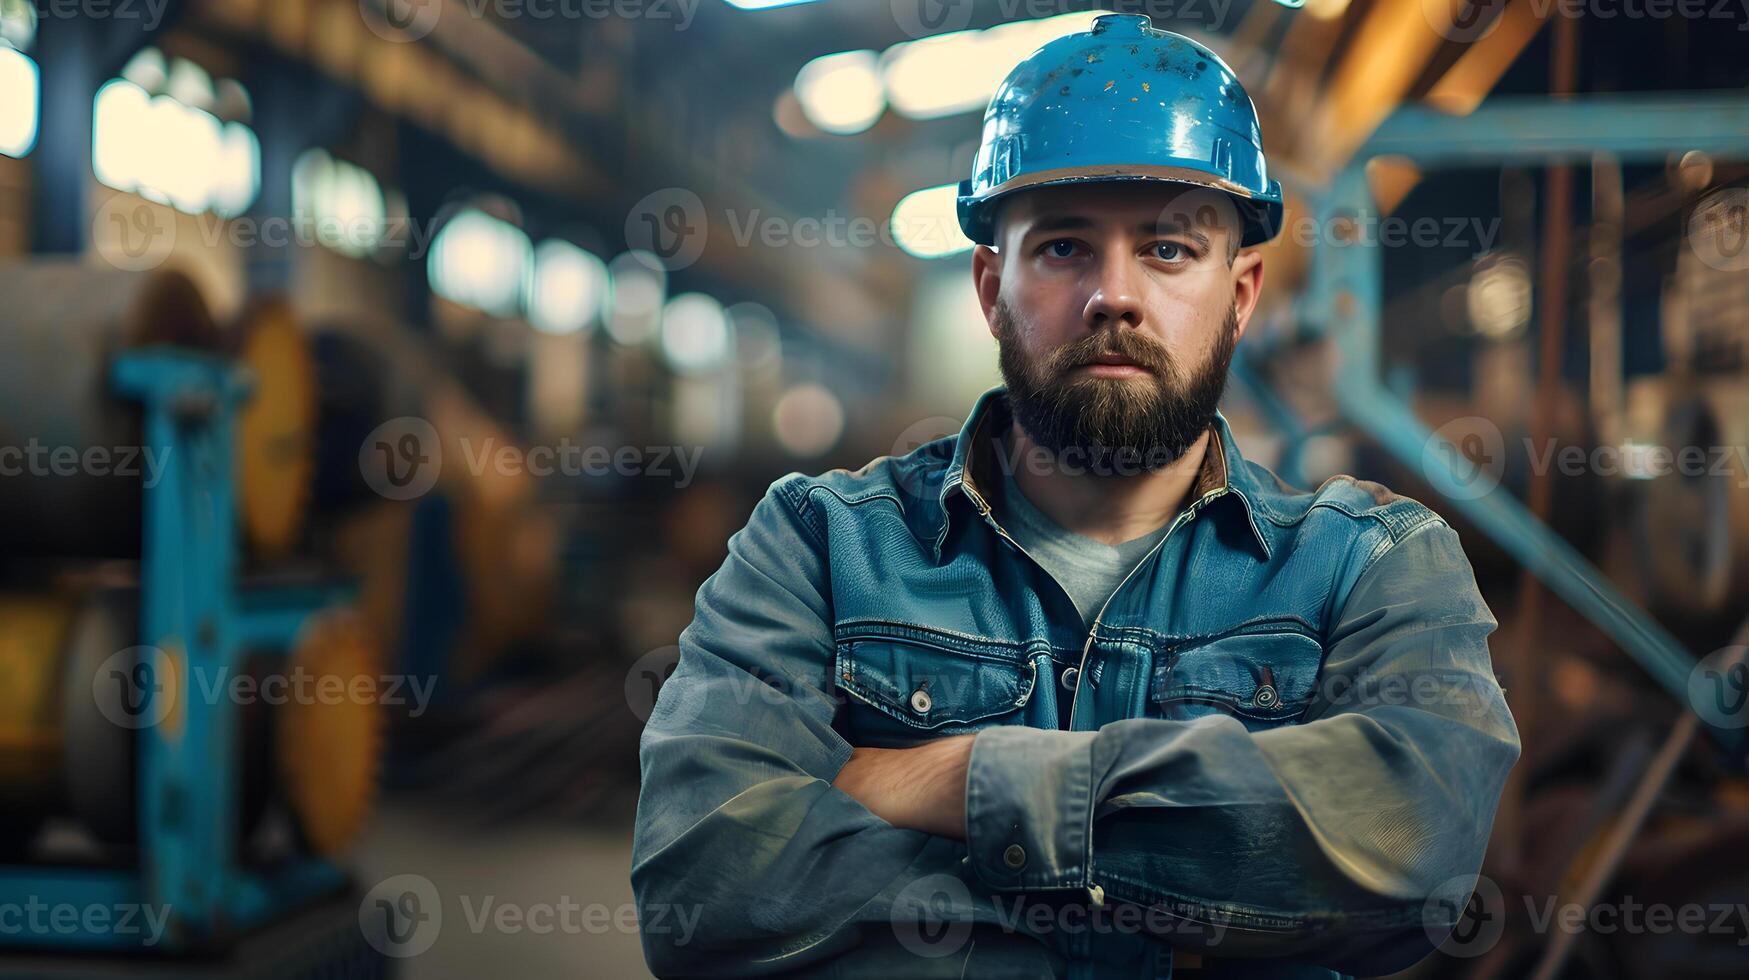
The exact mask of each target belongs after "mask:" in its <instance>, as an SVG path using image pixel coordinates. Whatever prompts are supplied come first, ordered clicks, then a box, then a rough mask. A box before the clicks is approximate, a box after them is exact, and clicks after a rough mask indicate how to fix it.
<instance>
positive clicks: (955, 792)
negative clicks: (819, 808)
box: [833, 735, 975, 840]
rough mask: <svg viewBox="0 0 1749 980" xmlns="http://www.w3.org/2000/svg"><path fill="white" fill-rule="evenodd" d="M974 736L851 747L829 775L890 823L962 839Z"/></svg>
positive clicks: (835, 784) (848, 792)
mask: <svg viewBox="0 0 1749 980" xmlns="http://www.w3.org/2000/svg"><path fill="white" fill-rule="evenodd" d="M974 738H975V735H955V736H952V737H949V738H942V739H936V740H934V741H931V742H926V743H924V744H922V745H918V746H913V747H911V748H906V749H868V748H859V749H856V750H855V751H854V752H853V753H852V754H851V757H850V761H849V762H848V763H846V764H845V766H844V768H843V769H842V770H841V771H840V772H839V774H838V777H837V778H836V779H835V780H833V785H834V786H836V787H837V788H838V789H840V790H843V791H844V792H845V793H847V794H849V795H850V796H851V797H852V798H854V799H855V800H856V801H857V802H859V803H861V804H862V805H863V806H865V807H867V808H868V809H869V811H870V812H872V813H874V814H875V815H876V816H878V817H880V818H881V819H883V820H886V821H887V822H888V823H890V824H892V825H893V826H895V827H900V828H903V829H906V830H921V831H923V832H925V833H929V834H935V835H936V836H939V837H947V838H951V839H953V840H964V839H965V833H966V768H967V764H968V762H969V761H970V759H971V754H972V741H973V739H974Z"/></svg>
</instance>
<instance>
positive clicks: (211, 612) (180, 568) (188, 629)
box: [0, 349, 347, 950]
mask: <svg viewBox="0 0 1749 980" xmlns="http://www.w3.org/2000/svg"><path fill="white" fill-rule="evenodd" d="M110 384H111V386H112V388H113V390H114V392H115V393H116V394H117V395H118V396H121V397H126V398H129V399H133V400H138V401H140V402H142V403H143V404H144V430H143V432H144V442H145V444H146V445H147V446H150V447H152V450H153V451H155V452H157V453H158V454H159V456H160V458H162V459H164V460H166V461H167V465H166V466H165V469H164V472H163V475H162V476H161V478H160V479H159V481H158V483H157V484H156V485H155V486H147V487H146V488H145V489H144V493H143V496H144V509H145V513H144V520H143V524H144V541H143V545H142V548H143V550H142V560H141V565H140V578H141V583H142V587H141V595H140V602H141V610H140V641H139V642H140V643H141V645H143V646H148V647H155V648H157V649H158V650H161V651H163V653H164V658H163V660H162V661H161V663H163V664H166V665H168V666H169V667H170V668H172V669H170V670H168V671H166V673H168V674H171V675H173V676H170V677H164V678H160V680H163V681H165V682H167V683H170V684H174V685H175V693H176V699H175V706H174V709H173V710H172V711H171V712H170V714H169V716H168V717H167V718H166V720H164V721H162V722H160V723H158V724H155V725H151V726H148V727H145V728H142V729H141V730H140V731H139V736H140V737H139V739H138V751H139V770H138V779H139V793H138V799H139V819H140V827H139V847H140V864H139V867H138V868H137V869H115V870H107V869H88V868H55V867H38V866H7V867H0V895H7V894H12V895H22V896H33V897H35V898H37V899H39V900H41V901H43V902H50V903H69V904H73V905H76V906H80V907H89V906H111V907H113V906H115V905H120V904H129V905H131V904H144V905H149V906H153V907H159V906H162V907H164V908H166V909H167V912H168V921H169V926H168V928H167V929H166V931H165V935H164V937H163V941H162V942H161V944H160V947H159V948H161V949H166V950H176V949H186V948H192V947H198V946H202V945H205V944H208V943H211V942H212V941H214V940H222V939H223V938H225V937H226V936H228V935H231V934H234V933H235V932H238V931H241V930H245V929H248V928H250V927H252V926H255V925H258V924H261V923H263V922H265V921H267V920H269V919H271V918H272V917H274V916H276V915H278V914H280V913H282V912H284V911H285V910H287V909H289V908H292V907H295V906H298V905H302V904H305V903H307V902H309V901H311V900H313V899H315V898H318V897H320V896H322V895H325V894H328V893H331V892H335V891H338V890H341V889H343V888H344V887H346V885H347V879H346V876H345V874H344V873H343V872H341V871H340V869H338V868H336V867H335V866H333V865H331V864H329V863H327V862H325V861H321V860H318V859H315V858H305V859H299V860H297V861H293V862H289V863H288V864H286V865H283V866H280V867H278V868H276V869H275V870H273V871H272V872H255V871H249V870H245V869H242V868H239V867H238V866H237V864H236V853H237V843H238V842H237V825H238V818H237V813H238V801H237V799H236V790H237V785H238V782H239V781H238V780H237V779H236V778H235V773H236V772H237V751H238V734H237V715H238V711H237V706H236V705H234V704H232V703H230V702H229V700H228V699H226V698H214V699H211V700H210V701H209V700H208V699H206V698H204V697H203V696H202V695H203V692H202V691H201V689H200V688H199V686H198V685H197V684H196V682H195V680H194V678H193V674H192V671H193V670H194V669H196V668H199V669H201V670H203V671H205V672H206V673H207V675H208V676H215V675H218V673H219V672H220V671H227V674H226V675H225V676H230V675H231V674H234V673H235V672H237V671H238V670H240V669H241V668H242V666H243V657H244V655H245V654H246V653H260V652H269V653H278V654H281V655H283V654H285V653H286V652H287V651H289V650H290V649H291V647H292V645H293V642H294V640H295V639H296V636H297V633H298V630H299V629H300V628H301V627H302V625H303V622H304V620H305V619H306V618H307V617H308V616H309V615H310V614H311V613H313V612H316V611H317V610H319V609H321V608H322V607H323V606H325V605H328V604H330V603H331V602H333V601H335V600H336V599H339V598H343V594H342V593H340V592H338V591H336V590H325V589H274V590H261V591H259V592H250V593H243V592H242V591H241V590H239V589H238V588H237V586H236V580H237V578H236V570H237V546H236V512H235V511H236V500H235V488H234V483H233V479H232V472H233V465H234V459H233V451H232V447H233V439H234V423H235V419H236V414H237V410H238V408H239V407H240V406H241V405H242V404H243V402H244V401H246V399H247V398H248V395H249V392H250V387H251V385H250V380H249V377H248V372H247V371H245V370H244V369H242V368H239V367H237V366H236V365H235V364H234V363H233V362H231V361H227V360H224V359H221V358H218V357H214V356H211V355H206V354H197V353H190V352H186V351H175V350H168V349H161V350H147V351H138V352H132V353H127V354H124V355H121V356H119V357H118V358H117V359H116V361H115V363H114V365H113V366H112V368H111V371H110ZM162 686H163V685H157V684H155V685H154V687H156V688H162ZM143 693H144V695H145V696H146V697H147V698H150V697H154V696H159V695H158V694H157V693H156V691H146V692H143ZM145 710H146V711H148V712H150V711H151V706H150V703H149V702H147V703H146V705H145ZM148 939H149V937H148V936H147V935H146V934H145V933H143V932H139V933H135V934H133V935H120V934H117V932H116V931H113V930H112V931H109V932H98V933H87V932H84V931H82V930H73V931H56V930H53V929H51V930H48V931H45V932H42V933H32V932H28V931H27V932H23V933H16V934H13V935H10V936H8V937H7V942H8V943H18V944H21V945H28V946H40V947H64V948H77V949H112V950H114V949H137V948H140V947H141V946H142V945H143V944H144V943H145V942H146V941H148Z"/></svg>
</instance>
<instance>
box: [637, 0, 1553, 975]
mask: <svg viewBox="0 0 1749 980" xmlns="http://www.w3.org/2000/svg"><path fill="white" fill-rule="evenodd" d="M960 219H961V223H962V226H963V227H964V228H965V230H966V233H967V234H968V236H969V237H971V238H972V239H973V241H975V242H977V243H978V247H977V248H976V249H975V250H974V252H973V255H972V260H971V273H972V281H973V285H974V286H975V288H976V290H977V294H978V297H979V300H980V302H981V304H982V307H983V310H984V314H985V317H986V320H987V322H988V325H989V328H990V331H991V333H992V334H993V335H994V336H995V338H996V340H997V343H998V346H999V351H1000V366H1001V369H1002V376H1003V380H1004V384H1003V386H1002V387H999V388H995V389H993V390H991V391H989V392H987V393H986V394H985V395H984V396H983V397H982V398H981V399H979V401H978V402H977V404H976V405H975V406H973V408H972V410H971V413H970V415H969V417H968V418H967V419H966V422H965V425H964V427H963V428H962V429H961V431H960V432H959V433H958V434H957V435H955V436H953V437H950V438H946V439H941V440H937V441H934V442H931V443H928V444H926V445H923V446H921V447H919V448H918V449H917V450H916V451H914V452H911V453H909V454H907V455H904V456H900V457H882V458H880V459H877V460H874V461H872V462H870V463H869V464H867V465H866V466H864V467H862V468H861V469H859V470H856V471H854V472H851V471H846V470H834V471H831V472H828V473H824V474H820V475H815V476H806V475H802V474H799V473H792V474H790V475H788V476H785V477H783V478H782V479H779V480H778V481H776V482H775V483H773V484H772V485H771V487H770V489H769V490H768V492H767V493H766V495H765V497H764V499H763V500H762V501H761V502H760V503H759V505H758V506H757V507H756V508H755V510H754V512H753V515H752V517H751V519H750V520H749V522H748V524H747V526H746V527H745V528H744V529H742V530H741V531H740V532H739V533H737V534H736V535H735V536H734V537H733V538H732V539H731V540H730V543H729V556H728V559H727V560H726V561H725V562H724V564H723V566H722V568H721V569H720V570H718V571H717V572H716V573H715V574H714V575H713V576H712V577H711V578H710V580H709V581H707V582H706V583H705V585H704V586H703V588H702V589H701V590H700V591H699V594H698V601H697V613H696V618H695V619H694V620H693V622H692V624H691V625H690V626H689V627H688V628H687V630H686V631H685V632H684V633H683V634H682V635H681V638H680V650H681V655H680V660H679V664H678V667H677V669H676V670H675V672H674V674H673V676H672V677H671V678H670V679H669V680H668V682H667V683H666V684H665V685H664V686H663V688H662V692H661V697H660V700H659V702H658V704H657V706H656V709H655V711H654V713H653V714H652V716H651V718H650V720H649V724H648V727H647V728H646V730H645V733H644V737H643V743H642V749H641V762H642V769H643V786H642V795H641V798H640V801H639V810H638V822H637V828H636V837H635V841H634V857H633V869H632V878H633V884H634V887H635V889H636V891H637V894H638V901H639V904H640V909H641V911H642V914H643V917H644V923H645V930H644V944H645V951H646V955H647V957H648V959H649V961H650V964H651V966H652V968H653V969H654V970H655V971H656V972H658V973H660V974H663V975H778V974H788V975H810V976H833V977H864V976H866V977H901V976H905V977H909V976H942V977H965V976H991V977H1017V976H1040V977H1047V976H1067V977H1126V978H1163V977H1168V976H1173V977H1176V976H1195V975H1202V976H1228V977H1232V976H1270V977H1331V976H1337V975H1342V974H1354V973H1365V974H1375V973H1385V972H1394V971H1397V970H1400V969H1403V968H1405V967H1407V966H1409V965H1410V964H1412V963H1414V962H1415V961H1417V960H1419V959H1420V958H1422V957H1423V956H1425V955H1427V953H1429V952H1430V951H1431V950H1433V949H1434V948H1436V947H1437V946H1438V945H1439V944H1440V943H1441V942H1442V941H1444V940H1445V938H1446V936H1447V934H1448V933H1450V932H1451V931H1452V929H1453V927H1454V925H1455V923H1456V922H1457V919H1458V916H1459V914H1460V913H1461V911H1462V909H1463V908H1464V906H1465V903H1466V900H1467V899H1468V898H1469V896H1470V893H1471V889H1472V887H1473V885H1474V882H1475V878H1476V873H1477V871H1478V869H1479V868H1480V866H1481V861H1482V855H1483V851H1484V850H1485V848H1486V845H1487V841H1488V836H1489V832H1490V828H1491V825H1492V821H1493V816H1494V810H1495V807H1496V805H1497V803H1498V800H1499V796H1500V792H1501V788H1502V786H1503V783H1504V781H1505V778H1506V775H1507V772H1508V771H1509V769H1510V768H1511V766H1512V765H1513V763H1514V762H1515V761H1516V759H1517V757H1518V753H1519V741H1518V733H1517V730H1516V728H1515V726H1514V724H1513V721H1512V717H1511V715H1510V714H1509V713H1508V711H1507V708H1506V705H1505V701H1504V698H1503V697H1502V696H1501V692H1500V688H1499V686H1498V684H1497V683H1496V680H1495V677H1494V674H1493V670H1492V667H1491V664H1490V660H1489V653H1488V645H1487V637H1488V635H1489V634H1490V633H1491V632H1492V631H1493V629H1494V628H1495V626H1496V625H1497V624H1496V621H1495V619H1494V617H1493V616H1492V615H1491V614H1490V612H1489V610H1488V608H1487V606H1486V605H1485V604H1484V603H1483V601H1482V598H1481V596H1480V594H1479V592H1478V590H1477V588H1476V583H1475V577H1474V575H1473V573H1472V571H1471V568H1470V564H1469V562H1468V561H1467V560H1466V559H1465V557H1464V553H1463V550H1462V548H1461V546H1460V544H1459V541H1458V536H1457V534H1456V533H1455V532H1454V531H1453V530H1452V529H1451V527H1450V526H1449V525H1448V524H1447V523H1446V522H1445V521H1444V520H1443V519H1441V518H1440V516H1439V515H1438V514H1436V513H1435V512H1434V511H1432V510H1430V509H1429V508H1427V507H1426V506H1424V505H1422V504H1421V503H1419V502H1417V501H1415V500H1412V499H1409V498H1407V497H1401V496H1398V495H1395V494H1393V493H1391V492H1390V491H1389V490H1387V489H1385V488H1384V487H1382V486H1380V485H1378V484H1376V483H1370V482H1366V481H1363V480H1357V479H1354V478H1352V477H1347V476H1338V477H1334V478H1332V479H1330V480H1328V481H1326V482H1325V483H1324V484H1323V485H1322V486H1320V487H1318V488H1317V489H1316V490H1314V491H1302V490H1297V489H1294V488H1291V487H1289V486H1287V485H1285V484H1284V483H1282V482H1281V481H1280V480H1278V479H1276V478H1275V477H1274V475H1273V474H1271V473H1270V472H1269V471H1268V470H1267V469H1265V468H1264V467H1262V466H1260V465H1258V464H1257V463H1255V462H1251V461H1249V460H1247V459H1245V457H1244V456H1243V455H1242V454H1241V453H1240V451H1239V447H1238V445H1237V444H1236V442H1235V441H1234V439H1233V434H1232V431H1231V429H1230V427H1229V425H1228V423H1227V420H1226V418H1225V417H1224V416H1223V415H1222V414H1221V413H1220V411H1219V410H1218V404H1219V401H1220V397H1221V393H1222V389H1223V388H1224V386H1225V382H1226V377H1227V372H1228V367H1229V364H1230V361H1231V359H1232V357H1233V353H1234V350H1235V348H1236V346H1237V344H1238V343H1239V342H1240V340H1241V339H1242V338H1243V337H1244V334H1245V331H1246V329H1247V327H1248V326H1249V325H1250V324H1251V322H1252V319H1253V316H1254V314H1255V312H1256V310H1257V303H1258V298H1259V295H1260V294H1261V291H1262V288H1263V278H1264V277H1263V258H1262V255H1261V254H1260V253H1259V252H1257V251H1254V250H1252V247H1253V246H1255V245H1258V244H1261V243H1262V242H1264V241H1267V240H1268V239H1269V238H1271V237H1273V236H1274V235H1275V234H1276V232H1277V231H1278V230H1279V226H1280V223H1281V195H1280V187H1279V184H1277V183H1276V182H1274V181H1271V180H1269V179H1267V177H1266V174H1265V169H1264V161H1263V155H1262V145H1261V140H1260V138H1259V137H1258V135H1257V127H1256V118H1255V113H1254V110H1253V108H1252V106H1251V103H1250V100H1249V99H1248V98H1247V97H1246V96H1245V94H1244V91H1243V89H1242V88H1240V87H1239V83H1238V81H1237V79H1236V78H1234V77H1233V75H1232V73H1231V72H1230V71H1229V70H1227V69H1226V66H1225V65H1223V64H1221V62H1220V59H1218V58H1217V57H1215V55H1214V54H1213V53H1212V52H1210V51H1209V50H1208V49H1206V48H1204V47H1202V46H1201V45H1199V44H1197V43H1196V42H1194V41H1192V40H1190V39H1188V38H1183V37H1179V36H1177V35H1173V34H1169V33H1166V32H1162V31H1157V30H1154V29H1153V28H1151V27H1150V26H1149V24H1148V21H1147V18H1145V17H1133V16H1105V17H1101V18H1099V20H1098V21H1097V22H1096V24H1095V26H1094V28H1093V30H1092V32H1091V33H1089V34H1082V35H1074V36H1071V37H1068V38H1064V39H1060V40H1058V41H1055V42H1052V43H1051V44H1049V45H1046V46H1045V47H1044V48H1042V49H1040V50H1039V51H1038V52H1037V53H1036V54H1034V55H1033V56H1032V57H1031V58H1029V59H1028V60H1027V61H1026V62H1024V63H1022V65H1021V66H1020V67H1018V68H1017V69H1015V71H1014V73H1013V74H1011V75H1010V76H1009V78H1008V79H1007V81H1006V82H1004V84H1003V86H1002V88H1001V89H1000V90H999V91H998V92H997V95H996V97H995V99H994V100H993V101H992V103H991V106H990V109H989V111H988V113H987V114H986V117H985V127H984V146H983V149H982V151H981V152H980V153H979V155H978V160H977V163H976V164H975V168H974V174H973V178H972V180H970V181H967V182H966V183H965V184H964V185H962V188H961V197H960ZM658 915H665V918H667V919H668V920H670V921H673V920H684V919H685V918H686V917H687V916H688V915H691V916H692V917H693V918H694V919H695V920H696V922H697V928H696V930H694V931H692V932H690V933H679V932H676V931H674V930H656V929H652V928H651V927H650V926H651V923H653V922H654V921H655V919H656V918H657V916H658Z"/></svg>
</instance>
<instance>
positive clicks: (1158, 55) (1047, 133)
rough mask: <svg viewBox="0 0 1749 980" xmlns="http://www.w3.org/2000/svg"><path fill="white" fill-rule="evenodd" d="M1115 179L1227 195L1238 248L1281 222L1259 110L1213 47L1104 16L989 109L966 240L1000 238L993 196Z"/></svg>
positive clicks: (1051, 49)
mask: <svg viewBox="0 0 1749 980" xmlns="http://www.w3.org/2000/svg"><path fill="white" fill-rule="evenodd" d="M1117 180H1164V181H1174V182H1178V183H1187V184H1197V185H1200V186H1204V187H1210V188H1214V189H1216V190H1220V191H1224V192H1226V193H1227V194H1229V195H1231V197H1232V198H1233V200H1234V203H1235V204H1236V205H1237V206H1238V209H1239V214H1240V215H1241V216H1242V217H1243V220H1244V223H1245V230H1244V236H1243V238H1242V239H1241V240H1240V244H1241V246H1251V245H1259V244H1262V243H1263V242H1266V241H1269V240H1270V239H1272V238H1274V237H1275V236H1276V233H1277V232H1278V231H1279V230H1280V228H1281V221H1282V204H1281V182H1280V181H1276V180H1271V179H1270V178H1269V171H1268V169H1267V166H1266V164H1265V162H1264V159H1263V134H1262V131H1261V130H1260V128H1259V127H1258V124H1257V110H1256V108H1255V107H1254V106H1253V105H1252V104H1251V97H1250V96H1249V95H1247V94H1245V89H1244V87H1243V86H1242V85H1240V84H1239V79H1238V77H1237V76H1235V75H1234V74H1233V70H1232V69H1231V68H1228V67H1227V65H1226V63H1225V62H1223V61H1221V59H1220V58H1219V57H1217V56H1216V55H1215V53H1214V52H1213V51H1210V50H1209V49H1208V48H1206V47H1203V46H1202V45H1201V44H1198V43H1197V42H1195V41H1193V40H1191V39H1190V38H1187V37H1183V36H1181V35H1178V34H1173V33H1171V32H1169V31H1161V30H1156V29H1154V27H1153V26H1152V25H1151V22H1150V21H1149V19H1148V18H1147V17H1145V16H1141V15H1136V14H1107V15H1104V16H1102V17H1099V18H1096V19H1095V20H1094V22H1093V29H1092V30H1091V31H1089V32H1087V33H1083V34H1070V35H1067V36H1065V37H1060V38H1058V39H1056V40H1055V41H1052V42H1051V43H1049V44H1047V45H1045V46H1044V47H1042V48H1039V49H1038V50H1037V51H1035V52H1033V54H1032V56H1031V57H1029V58H1027V59H1026V60H1025V61H1023V62H1021V63H1020V64H1019V65H1018V66H1017V67H1016V68H1015V69H1014V70H1013V71H1012V72H1009V74H1008V77H1007V78H1006V79H1004V80H1003V82H1002V85H1001V87H1000V88H998V89H997V90H996V95H995V97H994V98H993V99H991V100H990V107H989V108H988V109H987V110H985V112H984V134H983V139H982V141H981V143H980V145H979V147H978V156H977V159H976V161H975V162H974V163H973V164H972V179H971V180H964V181H961V182H960V187H959V201H958V210H959V221H960V228H961V230H963V231H964V232H965V233H966V237H968V238H970V239H971V240H972V241H974V242H977V243H979V244H981V245H994V244H995V229H994V227H993V224H994V221H993V219H994V214H995V210H996V208H995V203H996V200H997V199H998V198H1000V197H1002V196H1004V195H1006V194H1010V193H1013V192H1014V191H1017V190H1021V189H1023V188H1031V187H1045V186H1051V185H1060V184H1072V183H1089V182H1106V181H1117Z"/></svg>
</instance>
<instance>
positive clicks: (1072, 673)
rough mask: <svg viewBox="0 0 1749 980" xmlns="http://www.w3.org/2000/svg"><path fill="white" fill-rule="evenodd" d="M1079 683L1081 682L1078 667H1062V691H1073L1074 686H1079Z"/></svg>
mask: <svg viewBox="0 0 1749 980" xmlns="http://www.w3.org/2000/svg"><path fill="white" fill-rule="evenodd" d="M1080 682H1081V668H1079V667H1064V668H1063V676H1062V683H1063V690H1065V691H1073V690H1074V689H1075V685H1076V684H1079V683H1080Z"/></svg>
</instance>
